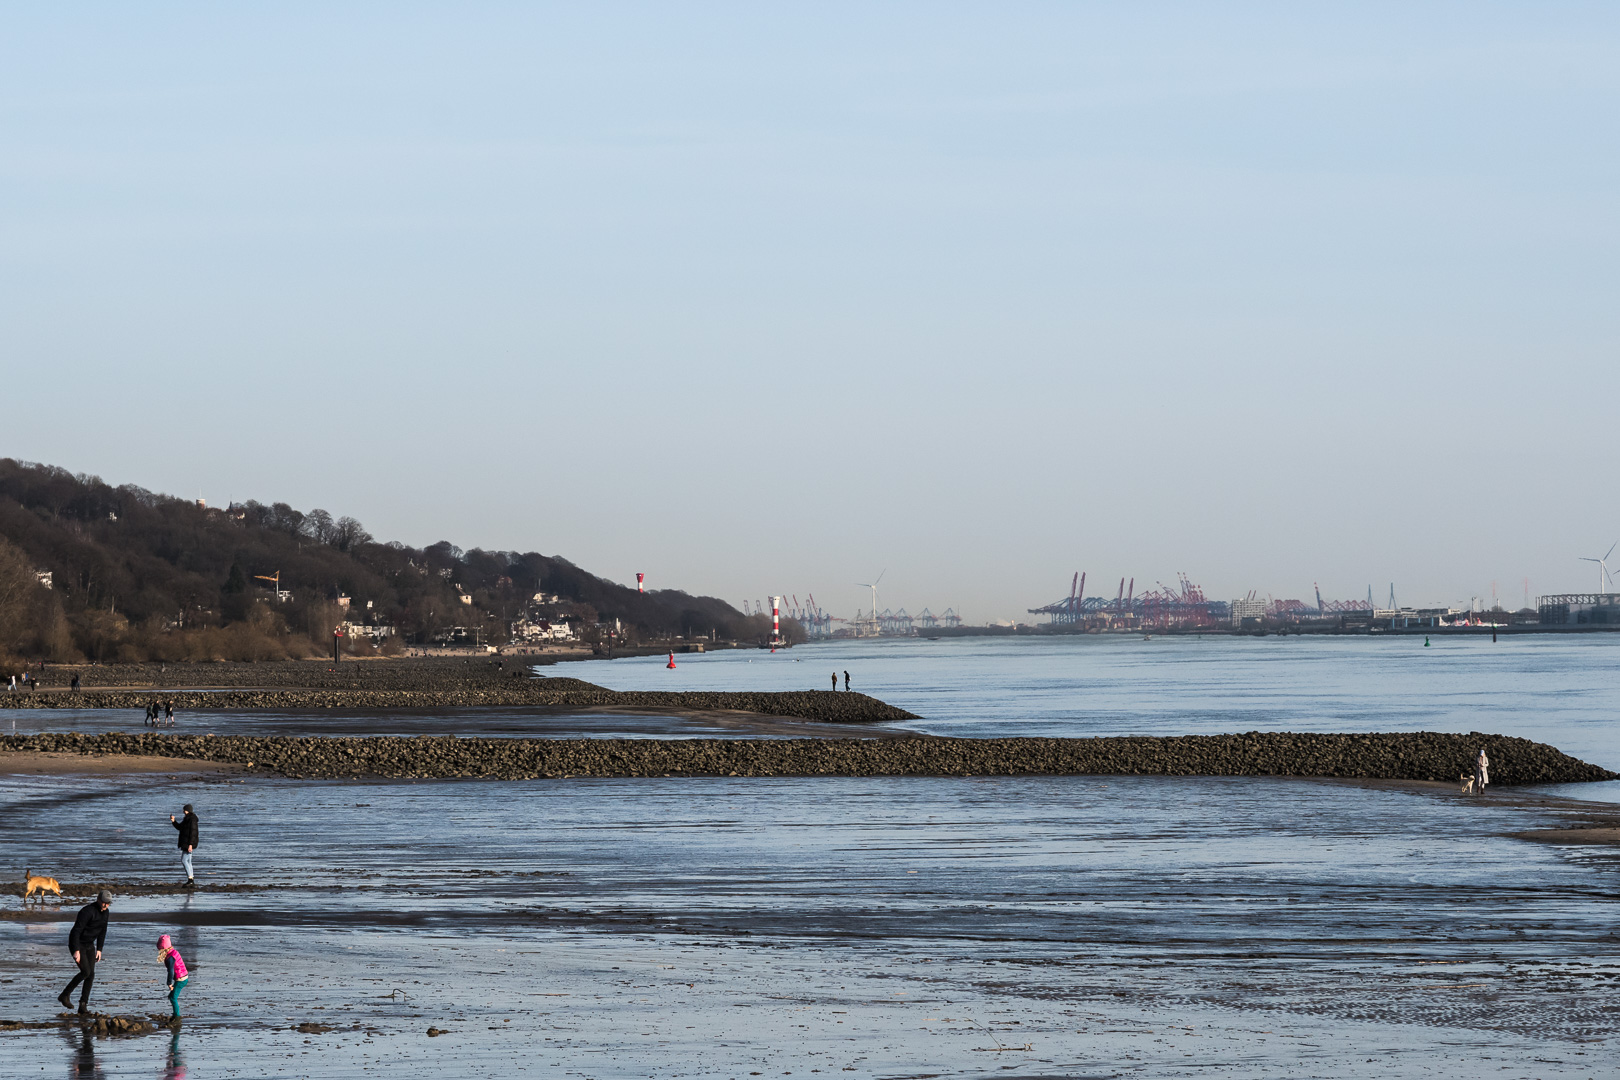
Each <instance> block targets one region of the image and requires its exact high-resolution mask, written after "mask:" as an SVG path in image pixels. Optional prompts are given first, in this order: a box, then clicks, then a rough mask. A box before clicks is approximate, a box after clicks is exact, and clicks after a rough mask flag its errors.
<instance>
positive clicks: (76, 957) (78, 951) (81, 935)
mask: <svg viewBox="0 0 1620 1080" xmlns="http://www.w3.org/2000/svg"><path fill="white" fill-rule="evenodd" d="M111 908H112V893H110V892H108V891H107V890H106V889H102V890H101V892H99V893H97V894H96V898H95V899H94V900H92V901H91V902H90V903H88V904H86V905H84V907H82V908H80V909H79V917H78V918H76V919H74V920H73V929H72V930H69V931H68V951H69V952H70V953H72V954H73V962H74V963H75V964H77V965H79V973H78V974H77V975H75V976H73V981H72V982H70V983H68V984H67V989H66V990H63V991H62V992H61V993H60V994H57V995H56V1000H57V1001H60V1002H61V1003H62V1008H64V1009H71V1008H73V1001H72V996H73V988H74V987H75V986H78V985H79V984H80V983H83V984H84V989H83V990H80V991H79V1015H81V1016H82V1015H84V1014H85V1013H87V1012H89V1011H90V987H91V986H93V985H94V984H95V981H96V964H97V963H98V962H99V961H100V960H101V947H102V946H103V945H105V944H106V942H107V912H108V911H109V910H110V909H111Z"/></svg>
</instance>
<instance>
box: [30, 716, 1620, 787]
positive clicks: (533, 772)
mask: <svg viewBox="0 0 1620 1080" xmlns="http://www.w3.org/2000/svg"><path fill="white" fill-rule="evenodd" d="M826 696H834V695H831V694H830V693H829V694H828V695H826ZM836 696H838V697H844V696H846V695H842V694H840V695H836ZM848 696H854V695H848ZM1482 746H1483V747H1484V748H1485V751H1486V753H1487V754H1489V755H1490V758H1491V762H1492V764H1491V775H1492V779H1493V781H1494V782H1495V784H1497V785H1503V786H1506V785H1519V784H1557V783H1581V782H1588V781H1598V780H1614V779H1620V774H1617V773H1613V772H1610V771H1609V770H1607V769H1604V768H1600V767H1599V766H1596V765H1592V764H1589V763H1587V762H1584V761H1580V760H1577V759H1576V758H1572V757H1570V756H1568V755H1567V754H1564V753H1562V752H1560V751H1559V750H1557V749H1555V748H1554V747H1551V746H1547V745H1546V744H1544V743H1537V742H1531V741H1530V740H1528V739H1520V738H1513V737H1510V736H1503V735H1482V734H1478V733H1473V734H1468V735H1461V734H1450V733H1443V732H1403V733H1390V734H1366V735H1338V734H1304V733H1301V734H1296V733H1289V732H1250V733H1248V734H1243V735H1182V736H1172V737H1146V736H1129V737H1116V738H1093V739H1047V738H1004V739H955V738H935V737H930V736H921V737H915V738H890V739H667V740H654V739H487V738H474V739H462V738H457V737H455V736H416V737H401V736H371V737H361V738H324V737H295V736H275V737H271V736H267V737H256V736H212V735H169V734H125V733H121V732H113V733H110V734H104V735H81V734H47V735H26V736H25V735H8V736H0V751H11V752H58V753H60V752H74V753H80V754H97V755H108V754H119V755H123V754H134V755H151V756H157V757H170V758H189V759H197V760H205V761H218V762H230V763H233V764H239V765H244V766H248V767H250V768H252V769H255V770H263V771H266V772H272V773H277V774H280V775H283V776H289V777H298V778H322V779H347V778H357V777H384V778H412V779H434V778H484V779H500V780H528V779H555V778H562V777H635V776H1016V775H1085V774H1090V775H1160V776H1301V777H1305V776H1311V777H1342V778H1355V779H1369V780H1371V779H1383V780H1437V781H1446V782H1455V781H1456V780H1457V778H1458V776H1459V775H1461V774H1462V773H1465V772H1468V771H1470V770H1471V768H1472V762H1473V760H1474V755H1475V754H1476V753H1478V751H1479V749H1480V747H1482Z"/></svg>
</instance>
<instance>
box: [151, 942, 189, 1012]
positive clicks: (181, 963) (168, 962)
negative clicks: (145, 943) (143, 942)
mask: <svg viewBox="0 0 1620 1080" xmlns="http://www.w3.org/2000/svg"><path fill="white" fill-rule="evenodd" d="M158 959H159V960H161V961H163V967H164V970H165V971H166V972H167V973H168V976H169V1008H171V1009H173V1010H174V1017H173V1019H175V1020H178V1019H180V991H182V990H184V989H185V988H186V980H187V979H189V978H191V973H190V972H188V971H187V970H186V962H185V960H183V959H181V957H180V950H179V949H177V948H175V947H174V943H173V942H171V941H170V940H169V935H168V934H164V935H163V936H162V937H160V938H158Z"/></svg>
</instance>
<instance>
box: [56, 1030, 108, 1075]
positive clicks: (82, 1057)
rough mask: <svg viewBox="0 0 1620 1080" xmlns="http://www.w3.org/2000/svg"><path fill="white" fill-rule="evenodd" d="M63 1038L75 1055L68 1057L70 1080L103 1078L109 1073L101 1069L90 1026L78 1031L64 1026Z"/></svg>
mask: <svg viewBox="0 0 1620 1080" xmlns="http://www.w3.org/2000/svg"><path fill="white" fill-rule="evenodd" d="M75 1034H77V1035H78V1038H77V1039H75V1038H74V1035H75ZM62 1038H64V1039H66V1040H67V1041H68V1045H69V1047H70V1048H71V1049H72V1050H73V1056H72V1057H71V1058H69V1059H68V1073H67V1074H68V1077H69V1078H70V1080H102V1078H103V1077H105V1076H106V1075H107V1074H106V1073H104V1072H102V1071H101V1064H100V1062H98V1061H97V1060H96V1040H95V1037H94V1036H92V1035H91V1034H90V1029H89V1028H84V1027H81V1028H79V1029H78V1031H77V1032H74V1031H73V1030H72V1029H70V1028H63V1029H62Z"/></svg>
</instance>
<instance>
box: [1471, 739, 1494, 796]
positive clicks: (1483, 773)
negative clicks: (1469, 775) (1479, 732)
mask: <svg viewBox="0 0 1620 1080" xmlns="http://www.w3.org/2000/svg"><path fill="white" fill-rule="evenodd" d="M1490 782H1491V759H1490V758H1488V757H1486V756H1485V748H1484V747H1483V746H1482V747H1480V748H1479V757H1477V758H1475V759H1474V794H1475V795H1483V794H1484V793H1485V785H1486V784H1488V783H1490Z"/></svg>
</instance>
